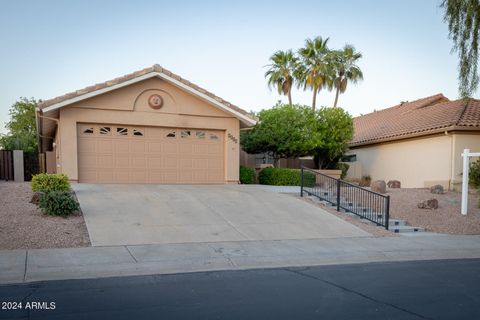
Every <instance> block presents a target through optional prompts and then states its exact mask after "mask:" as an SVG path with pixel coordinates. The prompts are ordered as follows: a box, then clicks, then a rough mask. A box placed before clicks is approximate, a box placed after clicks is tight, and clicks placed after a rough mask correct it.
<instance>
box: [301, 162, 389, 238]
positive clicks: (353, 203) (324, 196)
mask: <svg viewBox="0 0 480 320" xmlns="http://www.w3.org/2000/svg"><path fill="white" fill-rule="evenodd" d="M301 171H302V172H301V174H302V183H301V196H302V197H303V194H304V193H307V194H309V195H312V196H315V197H317V198H319V199H320V200H323V201H326V202H328V203H330V204H332V205H334V206H336V209H337V211H340V210H341V209H343V210H345V211H347V212H351V213H353V214H356V215H358V216H360V217H362V218H363V219H367V220H369V221H372V222H374V223H376V224H377V225H380V226H384V227H385V229H387V230H388V222H389V219H390V196H388V195H383V194H380V193H377V192H373V191H371V190H368V189H365V188H362V187H360V186H357V185H354V184H351V183H349V182H346V181H343V180H340V179H335V178H332V177H330V176H327V175H325V174H322V173H319V172H317V171H315V170H311V169H308V168H302V170H301ZM311 175H314V176H315V183H314V184H312V183H305V181H306V176H311ZM309 180H310V179H309Z"/></svg>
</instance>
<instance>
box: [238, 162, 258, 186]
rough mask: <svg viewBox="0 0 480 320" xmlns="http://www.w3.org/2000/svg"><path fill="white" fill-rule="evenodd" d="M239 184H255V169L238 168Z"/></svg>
mask: <svg viewBox="0 0 480 320" xmlns="http://www.w3.org/2000/svg"><path fill="white" fill-rule="evenodd" d="M240 183H241V184H254V183H255V169H254V168H250V167H244V166H240Z"/></svg>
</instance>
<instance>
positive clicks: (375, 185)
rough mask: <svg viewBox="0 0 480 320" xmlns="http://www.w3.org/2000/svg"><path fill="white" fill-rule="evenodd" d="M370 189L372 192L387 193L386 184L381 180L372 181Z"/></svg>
mask: <svg viewBox="0 0 480 320" xmlns="http://www.w3.org/2000/svg"><path fill="white" fill-rule="evenodd" d="M370 187H371V189H372V191H374V192H378V193H387V184H386V183H385V181H383V180H375V181H373V182H372V184H371V185H370Z"/></svg>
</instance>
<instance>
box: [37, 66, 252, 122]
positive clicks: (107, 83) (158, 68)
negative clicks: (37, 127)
mask: <svg viewBox="0 0 480 320" xmlns="http://www.w3.org/2000/svg"><path fill="white" fill-rule="evenodd" d="M151 72H158V73H163V74H165V75H167V76H169V77H171V78H173V79H175V80H177V81H180V82H181V83H183V84H184V85H186V86H189V87H190V88H192V89H194V90H196V91H198V92H200V93H203V94H205V95H207V96H208V97H210V98H212V99H215V100H216V101H217V102H219V103H221V104H223V105H225V106H227V107H229V108H231V109H233V110H235V111H237V112H239V113H241V114H243V115H245V116H247V117H249V118H251V119H253V120H255V121H256V118H255V117H253V116H252V115H251V114H250V113H248V112H247V111H245V110H243V109H242V108H239V107H237V106H236V105H234V104H232V103H230V102H228V101H226V100H224V99H222V98H220V97H218V96H216V95H215V94H213V93H211V92H209V91H207V90H205V89H203V88H201V87H199V86H197V85H196V84H194V83H192V82H190V81H188V80H186V79H183V78H182V77H180V76H179V75H176V74H175V73H173V72H171V71H169V70H167V69H165V68H162V67H161V66H160V65H158V64H155V65H153V66H151V67H148V68H145V69H142V70H139V71H135V72H133V73H130V74H126V75H124V76H122V77H118V78H115V79H113V80H109V81H105V82H102V83H97V84H95V85H92V86H89V87H86V88H83V89H80V90H77V91H73V92H70V93H67V94H64V95H62V96H59V97H56V98H53V99H49V100H45V101H43V102H41V103H39V105H38V107H39V108H40V109H44V108H46V107H48V106H51V105H54V104H57V103H60V102H63V101H66V100H69V99H72V98H76V97H79V96H81V95H84V94H87V93H91V92H94V91H97V90H101V89H105V88H108V87H112V86H115V85H117V84H121V83H123V82H126V81H129V80H132V79H135V78H138V77H140V76H143V75H146V74H148V73H151Z"/></svg>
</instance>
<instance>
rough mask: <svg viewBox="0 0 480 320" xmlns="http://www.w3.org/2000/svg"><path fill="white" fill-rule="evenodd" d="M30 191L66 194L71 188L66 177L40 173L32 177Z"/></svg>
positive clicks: (58, 174) (59, 174)
mask: <svg viewBox="0 0 480 320" xmlns="http://www.w3.org/2000/svg"><path fill="white" fill-rule="evenodd" d="M32 190H33V192H38V191H42V192H50V191H63V192H67V191H70V190H71V187H70V182H68V177H67V176H66V175H64V174H61V173H57V174H51V173H40V174H37V175H34V176H33V177H32Z"/></svg>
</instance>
